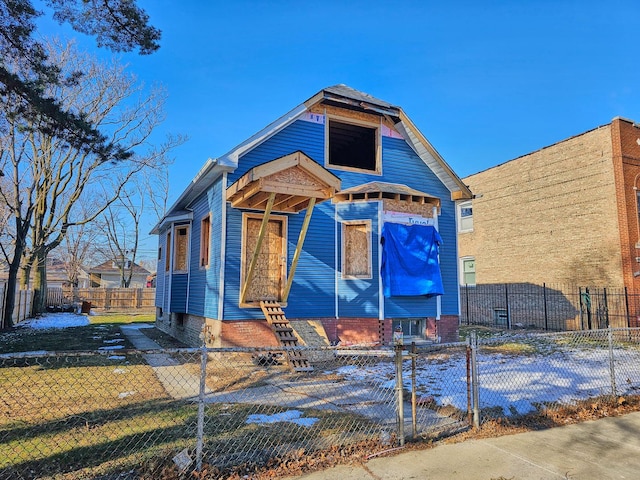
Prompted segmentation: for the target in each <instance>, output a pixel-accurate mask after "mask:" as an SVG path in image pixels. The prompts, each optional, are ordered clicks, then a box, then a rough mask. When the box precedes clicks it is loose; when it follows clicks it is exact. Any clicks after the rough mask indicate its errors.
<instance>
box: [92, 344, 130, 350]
mask: <svg viewBox="0 0 640 480" xmlns="http://www.w3.org/2000/svg"><path fill="white" fill-rule="evenodd" d="M121 348H124V345H110V346H108V347H100V348H98V350H120V349H121Z"/></svg>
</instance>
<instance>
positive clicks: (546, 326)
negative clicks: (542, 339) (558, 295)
mask: <svg viewBox="0 0 640 480" xmlns="http://www.w3.org/2000/svg"><path fill="white" fill-rule="evenodd" d="M542 301H543V302H544V329H545V331H548V330H549V313H548V312H547V284H546V283H543V284H542Z"/></svg>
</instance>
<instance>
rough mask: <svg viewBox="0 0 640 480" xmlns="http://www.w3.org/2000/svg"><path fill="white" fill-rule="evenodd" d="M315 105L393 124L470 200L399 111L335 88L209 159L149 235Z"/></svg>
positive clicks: (455, 195) (456, 193)
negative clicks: (374, 115)
mask: <svg viewBox="0 0 640 480" xmlns="http://www.w3.org/2000/svg"><path fill="white" fill-rule="evenodd" d="M317 105H332V106H337V107H341V108H347V109H350V110H354V111H360V112H365V113H366V112H368V113H375V114H377V115H380V116H383V117H384V118H385V119H387V120H388V121H390V122H391V123H393V125H394V127H395V128H396V129H397V130H398V132H399V133H400V134H401V135H402V136H403V137H404V139H405V140H406V141H407V142H408V144H409V145H410V146H411V147H412V148H413V150H414V151H415V152H416V154H417V155H418V156H419V157H420V158H421V159H422V161H424V162H425V164H426V165H427V166H428V167H429V168H430V170H431V171H432V172H433V173H434V174H435V175H436V177H437V178H438V179H439V180H440V181H441V182H442V183H443V184H444V185H445V187H446V188H447V189H448V190H449V192H451V198H452V199H453V200H459V199H466V198H471V192H470V190H469V188H468V187H467V186H466V185H465V184H464V183H463V182H462V180H461V179H460V178H459V177H458V176H457V175H456V174H455V173H454V172H453V170H452V169H451V167H450V166H449V165H448V164H447V163H446V162H445V161H444V159H443V158H442V157H441V156H440V154H439V153H438V152H437V151H436V149H435V148H433V146H432V145H431V144H430V143H429V141H428V140H427V139H426V138H425V137H424V135H422V133H421V132H420V131H419V130H418V129H417V127H416V126H415V125H414V124H413V122H412V121H411V120H410V119H409V117H408V116H407V115H406V114H405V113H404V111H403V110H402V108H400V107H398V106H394V105H392V104H390V103H388V102H385V101H383V100H380V99H377V98H375V97H372V96H371V95H369V94H366V93H364V92H360V91H358V90H355V89H353V88H351V87H348V86H347V85H343V84H340V85H334V86H331V87H327V88H324V89H322V90H320V91H319V92H318V93H317V94H315V95H314V96H312V97H311V98H309V99H308V100H307V101H305V102H304V103H302V104H300V105H298V106H297V107H295V108H294V109H292V110H291V111H289V112H288V113H286V114H285V115H283V116H281V117H280V118H278V119H277V120H275V121H274V122H272V123H270V124H269V125H267V126H266V127H265V128H263V129H262V130H260V131H259V132H258V133H256V134H255V135H253V136H251V137H249V138H248V139H246V140H245V141H244V142H242V143H241V144H239V145H237V146H236V147H234V148H233V149H232V150H230V151H229V152H227V153H226V154H224V155H222V156H220V157H218V158H216V159H209V160H207V162H206V163H205V165H204V166H203V167H202V169H200V171H199V172H198V174H197V175H196V177H195V178H194V179H193V180H192V182H191V183H190V184H189V186H188V187H187V188H186V189H185V191H184V192H183V193H182V195H180V197H179V198H178V200H177V201H176V202H175V203H174V204H173V206H172V207H171V208H170V209H169V210H168V211H167V215H166V216H165V218H164V219H163V220H162V221H161V222H160V223H159V224H158V225H156V226H155V227H154V229H153V230H152V232H151V233H158V232H159V230H160V228H162V226H163V225H164V224H166V223H167V222H168V221H171V220H172V219H175V218H187V217H189V211H188V210H187V208H188V207H189V205H190V204H191V202H193V201H194V200H195V199H196V198H197V197H198V196H199V195H200V194H201V193H202V192H204V191H205V190H206V189H207V188H208V187H209V186H210V185H211V183H212V182H213V181H214V180H215V179H217V178H218V177H219V176H221V175H222V174H223V173H224V172H225V171H226V172H231V171H234V170H235V169H236V168H238V160H239V158H240V157H241V156H242V155H244V154H245V153H247V152H249V151H250V150H252V149H253V148H255V147H256V146H258V145H260V144H261V143H263V142H264V141H266V140H268V139H269V138H271V137H272V136H273V135H275V134H276V133H278V132H280V131H281V130H283V129H284V128H286V127H287V126H288V125H290V124H291V123H293V122H294V121H296V120H297V119H299V118H301V117H302V116H303V115H304V114H305V113H308V112H309V111H310V110H311V109H312V108H313V107H315V106H317Z"/></svg>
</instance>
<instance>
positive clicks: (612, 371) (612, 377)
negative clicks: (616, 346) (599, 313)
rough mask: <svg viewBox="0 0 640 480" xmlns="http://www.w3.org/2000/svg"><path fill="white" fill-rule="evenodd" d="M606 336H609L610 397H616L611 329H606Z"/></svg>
mask: <svg viewBox="0 0 640 480" xmlns="http://www.w3.org/2000/svg"><path fill="white" fill-rule="evenodd" d="M607 334H608V336H609V374H610V375H611V395H613V396H614V397H616V396H617V395H618V392H617V388H616V367H615V364H614V359H613V331H612V329H611V327H608V328H607Z"/></svg>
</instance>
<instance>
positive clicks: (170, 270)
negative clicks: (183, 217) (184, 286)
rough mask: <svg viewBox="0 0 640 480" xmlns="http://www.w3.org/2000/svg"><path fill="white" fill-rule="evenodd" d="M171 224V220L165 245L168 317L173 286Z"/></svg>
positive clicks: (172, 231) (172, 233) (172, 235)
mask: <svg viewBox="0 0 640 480" xmlns="http://www.w3.org/2000/svg"><path fill="white" fill-rule="evenodd" d="M173 225H174V223H173V222H171V223H170V224H169V233H170V235H169V245H167V252H168V255H169V270H168V272H165V274H167V273H168V275H167V277H166V279H165V280H166V281H167V282H168V283H169V285H168V288H167V311H168V312H169V318H171V308H172V302H171V290H172V289H171V287H172V286H173V241H174V238H173V237H174V235H175V232H174V230H173ZM164 238H165V240H166V238H167V234H166V233H165V235H164Z"/></svg>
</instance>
